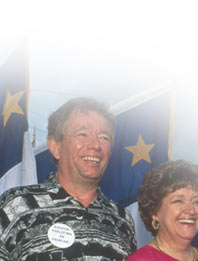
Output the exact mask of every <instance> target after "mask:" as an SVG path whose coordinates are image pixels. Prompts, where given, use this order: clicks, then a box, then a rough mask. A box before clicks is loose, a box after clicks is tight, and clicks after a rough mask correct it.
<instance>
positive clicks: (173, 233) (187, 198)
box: [153, 186, 198, 241]
mask: <svg viewBox="0 0 198 261" xmlns="http://www.w3.org/2000/svg"><path fill="white" fill-rule="evenodd" d="M153 218H155V219H157V220H158V221H159V224H160V227H159V230H158V236H160V238H161V237H166V239H168V240H169V239H170V240H180V239H184V240H189V241H191V240H192V238H193V237H194V235H195V234H196V233H197V231H198V191H195V190H192V187H191V186H188V187H186V188H181V189H178V190H176V191H175V192H172V193H170V194H168V195H167V196H166V197H165V198H164V199H163V201H162V205H161V207H160V209H159V211H158V213H157V215H155V216H153Z"/></svg>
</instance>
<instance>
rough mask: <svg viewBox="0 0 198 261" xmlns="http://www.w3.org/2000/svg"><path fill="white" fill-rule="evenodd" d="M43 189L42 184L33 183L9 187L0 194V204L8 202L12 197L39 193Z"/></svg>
mask: <svg viewBox="0 0 198 261" xmlns="http://www.w3.org/2000/svg"><path fill="white" fill-rule="evenodd" d="M43 190H45V186H43V184H33V185H28V186H19V187H13V188H10V189H8V190H7V191H5V192H4V193H3V194H2V195H1V196H0V202H1V206H2V204H3V203H6V202H9V201H11V200H13V199H14V198H17V197H23V196H25V195H28V194H34V193H40V192H41V191H43Z"/></svg>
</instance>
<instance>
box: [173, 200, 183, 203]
mask: <svg viewBox="0 0 198 261" xmlns="http://www.w3.org/2000/svg"><path fill="white" fill-rule="evenodd" d="M182 202H183V201H182V200H181V199H176V200H174V201H173V203H182Z"/></svg>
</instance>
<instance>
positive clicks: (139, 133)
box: [100, 88, 171, 248]
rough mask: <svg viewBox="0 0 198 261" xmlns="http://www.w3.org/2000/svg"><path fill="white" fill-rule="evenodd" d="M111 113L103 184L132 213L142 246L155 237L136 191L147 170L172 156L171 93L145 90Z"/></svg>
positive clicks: (113, 197) (163, 90)
mask: <svg viewBox="0 0 198 261" xmlns="http://www.w3.org/2000/svg"><path fill="white" fill-rule="evenodd" d="M112 112H114V113H115V115H116V122H117V124H116V135H115V145H114V149H113V152H112V156H111V158H110V161H109V164H108V167H107V169H106V171H105V173H104V175H103V178H102V179H101V182H100V186H101V188H102V191H103V192H104V194H105V195H106V196H107V197H109V198H111V199H113V200H115V201H116V202H119V203H120V204H122V205H123V206H125V207H127V208H128V209H129V211H130V212H131V214H132V216H133V218H134V221H135V229H136V237H137V243H138V248H139V247H141V246H143V245H145V244H146V243H148V241H150V240H151V239H152V236H151V233H150V232H147V231H146V230H145V228H144V225H143V223H142V221H141V219H140V217H139V214H138V204H137V193H138V189H139V186H140V185H141V184H142V181H143V178H144V175H145V173H147V172H148V171H149V170H150V169H152V168H154V167H156V166H158V165H159V164H160V163H162V162H165V161H167V160H168V159H169V152H170V142H169V141H170V114H171V92H170V91H169V90H168V89H164V88H163V89H158V90H155V91H152V92H146V93H143V94H141V95H139V96H137V97H134V98H130V99H128V100H126V101H123V102H122V103H120V104H117V105H116V106H114V107H112Z"/></svg>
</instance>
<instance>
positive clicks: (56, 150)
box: [47, 137, 60, 160]
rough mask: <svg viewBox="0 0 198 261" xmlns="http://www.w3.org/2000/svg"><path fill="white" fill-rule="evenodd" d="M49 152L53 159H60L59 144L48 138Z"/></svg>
mask: <svg viewBox="0 0 198 261" xmlns="http://www.w3.org/2000/svg"><path fill="white" fill-rule="evenodd" d="M47 143H48V148H49V151H50V152H51V153H52V155H53V156H54V158H55V159H57V160H58V159H59V157H60V153H59V152H60V142H58V141H56V140H55V139H54V138H52V137H50V138H48V140H47Z"/></svg>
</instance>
